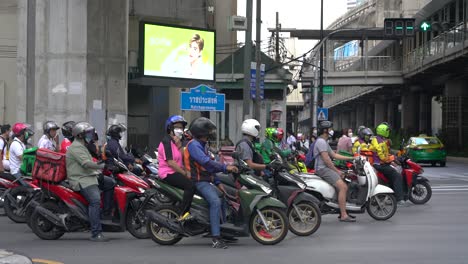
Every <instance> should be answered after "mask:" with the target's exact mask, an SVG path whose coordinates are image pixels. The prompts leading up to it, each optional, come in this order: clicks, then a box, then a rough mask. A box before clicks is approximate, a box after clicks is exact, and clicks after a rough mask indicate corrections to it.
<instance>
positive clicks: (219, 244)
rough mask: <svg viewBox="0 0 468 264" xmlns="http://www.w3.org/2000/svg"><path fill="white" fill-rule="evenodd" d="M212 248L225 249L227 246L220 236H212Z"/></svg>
mask: <svg viewBox="0 0 468 264" xmlns="http://www.w3.org/2000/svg"><path fill="white" fill-rule="evenodd" d="M213 248H222V249H226V248H228V246H227V245H226V242H224V241H223V240H222V239H221V238H219V237H218V238H213Z"/></svg>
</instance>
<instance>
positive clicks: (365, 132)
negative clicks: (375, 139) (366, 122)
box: [358, 127, 374, 142]
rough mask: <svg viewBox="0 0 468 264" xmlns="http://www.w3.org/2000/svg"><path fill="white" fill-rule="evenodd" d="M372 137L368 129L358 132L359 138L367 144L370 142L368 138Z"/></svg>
mask: <svg viewBox="0 0 468 264" xmlns="http://www.w3.org/2000/svg"><path fill="white" fill-rule="evenodd" d="M373 135H374V133H373V132H372V130H371V129H370V128H368V127H366V128H363V129H361V130H359V134H358V136H359V138H360V139H362V140H364V141H365V142H369V141H370V138H371V137H372V136H373Z"/></svg>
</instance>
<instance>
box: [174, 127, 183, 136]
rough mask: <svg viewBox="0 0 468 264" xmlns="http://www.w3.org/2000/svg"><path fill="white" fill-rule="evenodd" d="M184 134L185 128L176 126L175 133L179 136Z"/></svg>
mask: <svg viewBox="0 0 468 264" xmlns="http://www.w3.org/2000/svg"><path fill="white" fill-rule="evenodd" d="M183 134H184V130H183V129H180V128H174V135H175V136H176V137H178V138H182V135H183Z"/></svg>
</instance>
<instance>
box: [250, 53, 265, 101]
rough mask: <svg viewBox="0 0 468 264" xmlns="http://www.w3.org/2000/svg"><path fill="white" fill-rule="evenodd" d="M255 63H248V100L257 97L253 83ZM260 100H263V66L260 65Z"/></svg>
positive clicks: (255, 77) (255, 75)
mask: <svg viewBox="0 0 468 264" xmlns="http://www.w3.org/2000/svg"><path fill="white" fill-rule="evenodd" d="M256 72H257V63H255V62H251V63H250V98H252V99H255V97H256V96H257V94H256V92H257V89H255V81H256V79H257V74H256ZM260 99H261V100H263V99H265V64H260Z"/></svg>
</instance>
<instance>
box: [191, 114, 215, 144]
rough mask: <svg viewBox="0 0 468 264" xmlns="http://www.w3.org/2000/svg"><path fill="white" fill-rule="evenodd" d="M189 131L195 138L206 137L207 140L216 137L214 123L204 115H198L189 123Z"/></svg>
mask: <svg viewBox="0 0 468 264" xmlns="http://www.w3.org/2000/svg"><path fill="white" fill-rule="evenodd" d="M189 130H190V133H192V136H193V137H195V138H201V137H208V139H209V140H214V139H216V125H215V124H214V123H213V121H211V120H210V119H208V118H206V117H199V118H197V119H195V120H193V121H192V123H190V128H189Z"/></svg>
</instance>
